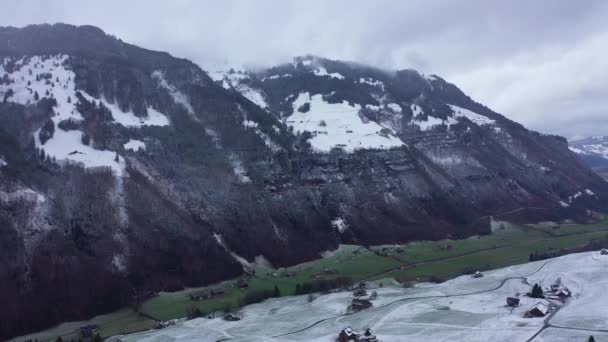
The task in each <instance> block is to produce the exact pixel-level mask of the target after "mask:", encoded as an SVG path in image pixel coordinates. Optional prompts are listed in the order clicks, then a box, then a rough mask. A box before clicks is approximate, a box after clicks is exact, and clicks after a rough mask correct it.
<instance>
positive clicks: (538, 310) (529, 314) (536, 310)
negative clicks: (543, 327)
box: [524, 302, 549, 318]
mask: <svg viewBox="0 0 608 342" xmlns="http://www.w3.org/2000/svg"><path fill="white" fill-rule="evenodd" d="M548 311H549V308H548V307H547V306H546V305H545V304H543V303H541V302H538V303H536V304H534V306H533V307H531V308H530V309H529V310H528V311H526V313H525V314H524V317H525V318H533V317H545V315H546V314H547V312H548Z"/></svg>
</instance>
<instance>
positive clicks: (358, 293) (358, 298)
mask: <svg viewBox="0 0 608 342" xmlns="http://www.w3.org/2000/svg"><path fill="white" fill-rule="evenodd" d="M353 297H354V298H353V299H352V300H351V303H350V306H349V307H348V309H349V311H351V312H359V311H361V310H365V309H369V308H371V307H372V302H371V301H372V300H374V299H376V298H377V297H378V294H377V293H376V292H375V291H374V292H372V293H371V295H369V294H368V293H367V285H366V284H365V283H359V284H358V285H357V286H355V288H354V289H353Z"/></svg>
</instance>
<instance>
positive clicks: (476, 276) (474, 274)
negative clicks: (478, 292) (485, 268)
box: [473, 271, 483, 278]
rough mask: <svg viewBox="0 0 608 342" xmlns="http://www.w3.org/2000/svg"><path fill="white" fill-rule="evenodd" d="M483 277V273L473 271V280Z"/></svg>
mask: <svg viewBox="0 0 608 342" xmlns="http://www.w3.org/2000/svg"><path fill="white" fill-rule="evenodd" d="M481 277H483V273H481V272H479V271H475V273H473V278H481Z"/></svg>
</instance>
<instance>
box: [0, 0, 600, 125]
mask: <svg viewBox="0 0 608 342" xmlns="http://www.w3.org/2000/svg"><path fill="white" fill-rule="evenodd" d="M0 4H1V5H2V7H1V8H3V9H5V10H4V11H2V12H0V23H2V25H13V26H24V25H27V24H32V23H42V22H51V23H53V22H66V23H72V24H91V25H96V26H99V27H101V28H102V29H104V30H105V31H106V32H108V33H111V34H115V35H116V36H118V37H120V38H122V39H123V40H125V41H128V42H131V43H134V44H137V45H141V46H143V47H147V48H150V49H156V50H164V51H168V52H170V53H172V54H173V55H176V56H180V57H185V58H189V59H192V60H193V61H195V62H197V63H199V64H201V65H202V66H206V65H210V64H214V63H221V62H227V63H230V64H237V65H239V64H247V65H270V64H274V63H278V62H282V61H286V60H288V59H289V58H291V57H293V56H295V55H302V54H307V53H312V54H316V55H320V56H325V57H329V58H335V59H345V60H351V61H358V62H363V63H369V64H373V65H377V66H381V67H385V68H414V69H418V70H420V71H422V72H424V73H436V74H438V75H441V76H442V77H444V78H445V79H447V80H449V81H452V82H453V83H455V84H457V85H458V86H459V87H461V88H462V89H463V90H464V91H465V92H466V93H468V94H469V95H471V96H472V97H473V98H475V99H476V100H478V101H480V102H482V103H484V104H486V105H488V106H489V107H491V108H493V109H495V110H496V111H498V112H501V113H503V114H505V115H506V116H508V117H510V118H512V119H514V120H516V121H519V122H521V123H523V124H524V125H526V126H528V127H530V128H533V129H536V130H539V131H542V132H547V133H558V134H563V135H565V136H572V135H591V134H608V120H606V118H607V115H608V96H606V94H608V82H606V81H605V80H606V79H607V76H608V62H606V61H608V58H606V57H605V56H606V55H607V53H608V48H607V47H606V46H608V21H607V20H606V18H608V2H606V1H602V0H597V1H596V0H589V1H585V2H582V3H581V2H575V1H569V0H546V1H524V0H517V1H488V0H468V1H451V0H442V1H428V0H427V1H422V0H409V1H399V0H394V1H388V0H376V1H355V0H350V1H347V0H333V1H327V0H307V1H276V0H256V1H245V0H241V1H239V0H224V1H219V0H218V1H195V0H192V1H187V0H174V1H169V0H167V1H149V0H148V1H143V0H137V1H124V0H122V1H116V0H106V1H95V2H93V1H77V0H73V1H72V0H64V1H60V0H55V1H43V0H40V1H27V0H21V1H14V0H0ZM7 9H10V10H7Z"/></svg>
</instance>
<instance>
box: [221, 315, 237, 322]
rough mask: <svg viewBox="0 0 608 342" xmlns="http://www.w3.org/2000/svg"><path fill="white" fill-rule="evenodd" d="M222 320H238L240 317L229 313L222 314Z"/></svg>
mask: <svg viewBox="0 0 608 342" xmlns="http://www.w3.org/2000/svg"><path fill="white" fill-rule="evenodd" d="M224 320H225V321H230V322H236V321H240V320H241V318H240V317H239V316H237V315H233V314H231V313H228V314H225V315H224Z"/></svg>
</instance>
